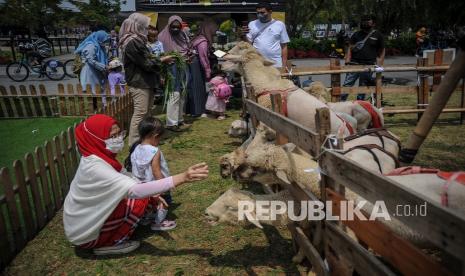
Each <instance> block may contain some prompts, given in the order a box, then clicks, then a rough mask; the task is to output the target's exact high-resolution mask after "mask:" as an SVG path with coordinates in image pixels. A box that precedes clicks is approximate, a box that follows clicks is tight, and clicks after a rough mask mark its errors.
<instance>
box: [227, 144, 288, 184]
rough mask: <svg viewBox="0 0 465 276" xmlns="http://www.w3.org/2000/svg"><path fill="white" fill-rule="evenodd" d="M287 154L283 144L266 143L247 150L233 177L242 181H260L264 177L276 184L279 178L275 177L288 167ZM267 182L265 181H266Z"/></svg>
mask: <svg viewBox="0 0 465 276" xmlns="http://www.w3.org/2000/svg"><path fill="white" fill-rule="evenodd" d="M287 167H288V162H287V156H286V154H285V150H284V148H283V147H281V146H276V145H273V144H264V145H262V146H260V147H256V148H253V149H251V150H248V151H247V155H246V156H245V159H244V162H242V163H241V164H240V165H239V166H238V167H237V169H235V170H234V171H233V177H234V179H236V180H237V181H240V182H250V181H255V182H260V183H262V182H261V181H260V180H262V179H266V180H268V182H269V181H271V183H266V184H275V183H279V180H278V179H277V178H276V177H274V176H275V175H276V174H277V173H278V172H282V171H286V170H287V169H288V168H287ZM264 184H265V183H264Z"/></svg>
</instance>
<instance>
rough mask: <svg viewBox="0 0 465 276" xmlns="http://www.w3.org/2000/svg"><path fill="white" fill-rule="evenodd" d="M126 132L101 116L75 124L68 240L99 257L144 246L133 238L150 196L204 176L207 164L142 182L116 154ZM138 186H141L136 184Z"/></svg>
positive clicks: (67, 203) (65, 221) (67, 209)
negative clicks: (77, 156)
mask: <svg viewBox="0 0 465 276" xmlns="http://www.w3.org/2000/svg"><path fill="white" fill-rule="evenodd" d="M124 135H125V132H122V131H121V129H120V127H119V126H118V122H117V121H116V120H115V119H113V118H112V117H109V116H106V115H103V114H97V115H94V116H91V117H89V118H88V119H87V120H86V121H84V122H83V123H81V124H80V125H78V126H77V128H76V142H77V146H78V149H79V152H80V153H81V155H82V157H81V160H80V163H79V167H78V169H77V171H76V175H75V177H74V179H73V181H72V182H71V186H70V190H69V193H68V195H67V196H66V199H65V203H64V207H63V224H64V228H65V234H66V237H67V238H68V240H69V241H70V242H71V243H73V244H75V245H77V246H80V247H82V248H93V250H94V253H95V254H96V255H107V254H122V253H128V252H131V251H133V250H135V249H137V248H138V247H139V242H138V241H130V240H129V238H130V237H131V235H132V234H133V232H134V230H135V228H136V227H137V223H138V221H139V219H140V218H141V217H142V215H143V214H144V212H145V208H146V207H147V205H148V202H149V198H150V197H151V196H153V195H156V194H159V193H163V192H165V191H168V190H170V189H172V188H174V187H175V186H178V185H181V184H183V183H187V182H194V181H198V180H202V179H205V178H206V177H207V176H208V166H207V165H206V164H205V163H200V164H197V165H194V166H192V167H190V168H189V169H188V170H187V171H185V172H184V173H181V174H177V175H175V176H173V177H168V178H165V179H161V180H158V181H152V182H146V183H137V181H136V180H134V179H133V178H131V177H130V176H127V175H125V174H124V173H122V165H121V164H120V163H119V162H118V160H116V155H117V153H118V152H119V151H121V150H122V149H123V147H124ZM136 184H137V185H136Z"/></svg>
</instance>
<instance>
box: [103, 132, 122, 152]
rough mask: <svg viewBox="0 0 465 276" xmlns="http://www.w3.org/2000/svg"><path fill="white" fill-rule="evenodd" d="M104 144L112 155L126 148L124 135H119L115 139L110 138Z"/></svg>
mask: <svg viewBox="0 0 465 276" xmlns="http://www.w3.org/2000/svg"><path fill="white" fill-rule="evenodd" d="M104 142H105V145H106V149H107V150H109V151H111V152H112V153H118V152H120V151H122V150H123V148H124V135H119V136H118V137H115V138H109V139H107V140H105V141H104Z"/></svg>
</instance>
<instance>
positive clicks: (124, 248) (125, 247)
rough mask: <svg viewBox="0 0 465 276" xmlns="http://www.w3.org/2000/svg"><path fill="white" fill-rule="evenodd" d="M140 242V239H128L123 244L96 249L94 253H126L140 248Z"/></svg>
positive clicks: (100, 254)
mask: <svg viewBox="0 0 465 276" xmlns="http://www.w3.org/2000/svg"><path fill="white" fill-rule="evenodd" d="M139 246H140V242H138V241H126V242H124V243H122V244H119V245H115V246H105V247H100V248H95V249H94V254H95V255H98V256H102V255H112V254H126V253H129V252H132V251H134V250H136V249H137V248H139Z"/></svg>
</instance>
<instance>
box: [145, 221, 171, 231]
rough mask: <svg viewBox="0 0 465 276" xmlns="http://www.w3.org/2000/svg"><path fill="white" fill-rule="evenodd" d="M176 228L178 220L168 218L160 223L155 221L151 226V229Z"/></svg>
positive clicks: (165, 229) (166, 229) (164, 229)
mask: <svg viewBox="0 0 465 276" xmlns="http://www.w3.org/2000/svg"><path fill="white" fill-rule="evenodd" d="M174 228H176V221H174V220H167V219H165V220H164V221H162V222H161V223H160V224H157V223H153V224H152V225H151V226H150V229H152V230H153V231H168V230H171V229H174Z"/></svg>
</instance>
